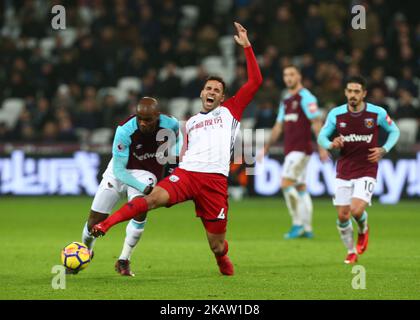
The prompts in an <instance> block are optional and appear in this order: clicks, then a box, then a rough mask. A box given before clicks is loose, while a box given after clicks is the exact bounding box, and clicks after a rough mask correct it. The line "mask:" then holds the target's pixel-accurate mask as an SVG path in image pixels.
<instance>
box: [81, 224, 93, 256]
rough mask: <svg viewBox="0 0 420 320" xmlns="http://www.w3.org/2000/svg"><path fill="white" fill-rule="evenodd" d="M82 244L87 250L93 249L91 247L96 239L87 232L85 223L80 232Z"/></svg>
mask: <svg viewBox="0 0 420 320" xmlns="http://www.w3.org/2000/svg"><path fill="white" fill-rule="evenodd" d="M82 242H83V243H84V244H85V245H87V247H88V248H89V250H92V249H93V246H94V245H95V242H96V238H95V237H94V236H92V235H91V234H90V232H89V230H88V227H87V222H86V223H85V226H84V227H83V232H82Z"/></svg>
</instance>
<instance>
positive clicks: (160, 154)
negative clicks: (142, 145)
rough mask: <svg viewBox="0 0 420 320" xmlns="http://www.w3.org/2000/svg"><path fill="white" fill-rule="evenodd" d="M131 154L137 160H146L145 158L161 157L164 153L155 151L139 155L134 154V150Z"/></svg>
mask: <svg viewBox="0 0 420 320" xmlns="http://www.w3.org/2000/svg"><path fill="white" fill-rule="evenodd" d="M132 155H133V156H134V157H135V158H136V159H137V160H139V161H143V160H147V159H152V158H157V159H160V158H163V157H164V156H165V155H164V153H163V152H156V153H145V154H143V155H141V156H139V155H137V154H135V153H134V152H133V153H132Z"/></svg>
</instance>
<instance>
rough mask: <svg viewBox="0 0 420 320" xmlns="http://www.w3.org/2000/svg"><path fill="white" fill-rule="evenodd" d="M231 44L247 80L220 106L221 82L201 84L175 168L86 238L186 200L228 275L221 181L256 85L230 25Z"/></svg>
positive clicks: (257, 77)
mask: <svg viewBox="0 0 420 320" xmlns="http://www.w3.org/2000/svg"><path fill="white" fill-rule="evenodd" d="M235 28H236V31H237V35H235V36H234V39H235V41H236V43H237V44H239V45H240V46H242V47H243V48H244V53H245V57H246V61H247V72H248V81H247V82H246V83H245V84H244V85H243V86H242V87H241V88H240V89H239V90H238V92H237V93H236V94H235V95H234V96H233V97H231V98H229V99H227V100H226V101H225V83H224V81H223V79H222V78H220V77H210V78H208V80H207V81H206V82H205V84H204V87H203V89H202V91H201V94H200V97H201V101H202V110H201V112H200V113H198V114H196V115H194V116H193V117H191V118H190V119H189V120H188V121H187V123H186V126H185V133H186V137H187V146H186V151H185V154H184V155H183V158H182V160H181V162H180V164H179V167H178V168H176V169H175V170H174V172H173V173H172V174H171V175H170V176H169V177H167V178H165V179H163V180H162V181H160V182H159V183H158V184H157V186H156V187H155V188H153V191H152V193H151V194H149V195H147V196H145V197H144V198H136V199H134V200H132V201H130V202H129V203H127V204H126V205H124V206H123V207H122V208H121V209H120V210H118V211H117V212H115V213H114V214H113V215H111V216H110V217H108V218H107V219H106V220H105V221H103V222H101V223H99V224H97V225H95V226H94V227H93V228H92V233H93V234H94V235H96V236H101V235H104V234H105V233H106V232H107V231H108V230H109V228H111V227H112V226H113V225H115V224H117V223H119V222H121V221H125V220H129V219H131V218H133V217H136V216H137V217H139V218H141V217H142V216H143V215H145V214H146V212H148V211H150V210H153V209H156V208H159V207H162V206H166V207H170V206H173V205H175V204H177V203H180V202H184V201H188V200H192V201H193V202H194V204H195V211H196V215H197V216H198V217H200V218H201V220H202V223H203V225H204V228H205V229H206V234H207V239H208V242H209V245H210V248H211V250H212V252H213V253H214V255H215V258H216V262H217V264H218V266H219V270H220V272H221V273H222V274H223V275H233V274H234V269H233V264H232V262H231V261H230V259H229V257H228V256H227V253H228V242H227V241H226V239H225V238H226V226H227V219H228V191H227V176H228V175H229V165H230V158H231V153H232V151H233V146H234V143H235V138H236V135H237V133H238V131H239V125H240V120H241V117H242V113H243V111H244V110H245V108H246V106H247V105H248V104H249V103H250V102H251V100H252V99H253V97H254V96H255V93H256V92H257V90H258V88H259V87H260V85H261V83H262V76H261V72H260V69H259V67H258V63H257V60H256V58H255V55H254V52H253V50H252V47H251V43H250V42H249V40H248V36H247V31H246V29H245V28H244V27H243V26H242V25H240V24H239V23H236V22H235Z"/></svg>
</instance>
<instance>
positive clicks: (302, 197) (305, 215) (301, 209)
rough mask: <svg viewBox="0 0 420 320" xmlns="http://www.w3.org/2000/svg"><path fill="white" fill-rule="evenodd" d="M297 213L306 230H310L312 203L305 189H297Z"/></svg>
mask: <svg viewBox="0 0 420 320" xmlns="http://www.w3.org/2000/svg"><path fill="white" fill-rule="evenodd" d="M297 209H298V214H299V217H300V219H301V221H302V224H303V228H304V230H305V231H306V232H312V212H313V205H312V199H311V195H310V194H309V192H307V191H299V201H298V207H297Z"/></svg>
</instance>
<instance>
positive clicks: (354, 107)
mask: <svg viewBox="0 0 420 320" xmlns="http://www.w3.org/2000/svg"><path fill="white" fill-rule="evenodd" d="M366 93H367V92H366V81H365V79H364V78H362V77H358V76H356V77H352V78H350V79H348V80H347V82H346V88H345V95H346V97H347V104H345V105H342V106H338V107H336V108H333V109H332V110H331V111H330V112H329V114H328V116H327V119H326V122H325V125H324V127H323V128H322V130H321V132H320V134H319V136H318V143H319V144H320V145H321V146H322V147H324V148H326V149H339V150H340V157H339V159H338V162H337V176H336V179H335V194H334V198H333V202H334V205H335V206H336V208H337V211H338V220H337V228H338V231H339V233H340V236H341V239H342V240H343V243H344V245H345V246H346V248H347V257H346V259H345V260H344V263H347V264H352V263H356V262H357V259H358V254H359V255H360V254H362V253H363V252H365V251H366V249H367V245H368V239H369V226H368V214H367V212H366V207H367V206H368V205H370V202H371V199H372V195H373V192H374V189H375V184H376V174H377V171H378V161H379V160H380V159H381V158H382V157H383V156H384V155H385V154H386V153H387V152H389V150H391V148H392V147H393V146H394V145H395V144H396V143H397V141H398V138H399V135H400V132H399V129H398V127H397V126H396V125H395V123H394V122H393V121H392V120H391V118H390V117H389V116H388V114H387V113H386V111H385V109H383V108H381V107H379V106H376V105H373V104H370V103H366V102H365V101H364V98H365V97H366ZM379 127H382V128H383V129H385V131H387V132H388V138H387V140H386V142H385V144H384V145H383V146H378V134H379ZM334 132H335V133H336V134H337V135H338V136H337V137H335V138H334V139H333V140H332V141H331V140H330V137H332V136H333V134H334ZM351 216H353V218H354V219H355V221H356V223H357V226H358V239H357V245H356V247H355V246H354V241H353V225H352V223H351V220H350V217H351Z"/></svg>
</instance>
